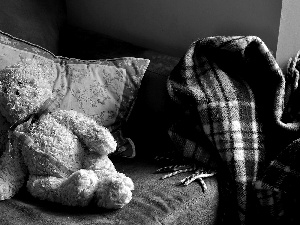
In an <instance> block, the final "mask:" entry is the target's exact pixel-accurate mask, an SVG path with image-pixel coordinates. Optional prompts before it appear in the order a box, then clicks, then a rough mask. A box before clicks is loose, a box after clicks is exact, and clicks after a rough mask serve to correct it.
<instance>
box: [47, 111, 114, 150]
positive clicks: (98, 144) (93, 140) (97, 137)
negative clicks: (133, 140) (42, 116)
mask: <svg viewBox="0 0 300 225" xmlns="http://www.w3.org/2000/svg"><path fill="white" fill-rule="evenodd" d="M52 116H53V117H54V118H55V119H56V120H58V121H59V122H60V123H61V124H64V125H65V126H66V127H69V128H70V129H71V130H72V132H73V133H74V134H75V135H76V136H78V137H79V138H80V140H81V141H83V142H84V144H85V145H86V146H87V147H88V148H89V149H90V150H91V151H94V152H98V153H100V154H101V155H108V154H109V153H112V152H114V151H115V150H116V147H117V143H116V141H115V139H114V138H113V136H112V134H111V133H110V132H109V130H108V129H107V128H105V127H104V126H100V125H99V124H98V123H97V122H96V121H95V120H93V119H91V118H89V117H87V116H85V115H84V114H82V113H78V112H76V111H72V110H70V111H64V110H59V111H56V112H54V113H53V114H52Z"/></svg>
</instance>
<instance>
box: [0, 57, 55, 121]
mask: <svg viewBox="0 0 300 225" xmlns="http://www.w3.org/2000/svg"><path fill="white" fill-rule="evenodd" d="M48 69H49V68H47V67H43V66H41V65H39V63H38V61H37V60H34V59H26V60H25V59H24V60H22V61H21V62H19V63H18V64H16V65H13V66H9V67H6V68H5V69H3V70H0V112H1V113H2V115H3V116H5V117H6V119H7V120H8V121H9V122H10V123H15V122H17V121H19V120H22V119H24V118H25V117H26V116H27V115H30V114H32V113H34V112H35V111H37V110H38V109H39V108H40V107H41V105H42V104H43V103H44V102H45V101H46V100H47V99H49V98H51V97H52V88H51V85H50V83H49V81H48V79H47V73H48V72H49V71H47V70H48Z"/></svg>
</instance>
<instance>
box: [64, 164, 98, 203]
mask: <svg viewBox="0 0 300 225" xmlns="http://www.w3.org/2000/svg"><path fill="white" fill-rule="evenodd" d="M97 184H98V177H97V175H96V174H95V173H94V171H92V170H84V169H81V170H78V171H76V172H74V173H73V174H72V175H71V176H70V177H69V178H68V179H67V180H65V181H64V182H63V183H62V185H61V187H60V199H61V203H62V204H64V205H71V206H86V205H88V204H89V203H90V201H91V200H92V198H93V197H94V194H95V191H96V189H97Z"/></svg>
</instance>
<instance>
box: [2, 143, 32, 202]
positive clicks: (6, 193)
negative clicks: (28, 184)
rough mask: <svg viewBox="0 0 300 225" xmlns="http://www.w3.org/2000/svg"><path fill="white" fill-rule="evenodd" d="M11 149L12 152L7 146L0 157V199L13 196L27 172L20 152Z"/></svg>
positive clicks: (21, 184)
mask: <svg viewBox="0 0 300 225" xmlns="http://www.w3.org/2000/svg"><path fill="white" fill-rule="evenodd" d="M13 151H14V153H13V154H12V152H9V148H7V149H6V151H4V153H3V154H2V156H1V158H0V200H4V199H9V198H11V197H13V196H14V195H15V194H16V193H17V192H18V190H19V189H20V188H21V187H22V186H23V184H24V181H25V176H26V174H27V168H26V166H25V164H24V161H23V158H22V156H21V153H20V152H18V151H17V150H16V149H15V150H13Z"/></svg>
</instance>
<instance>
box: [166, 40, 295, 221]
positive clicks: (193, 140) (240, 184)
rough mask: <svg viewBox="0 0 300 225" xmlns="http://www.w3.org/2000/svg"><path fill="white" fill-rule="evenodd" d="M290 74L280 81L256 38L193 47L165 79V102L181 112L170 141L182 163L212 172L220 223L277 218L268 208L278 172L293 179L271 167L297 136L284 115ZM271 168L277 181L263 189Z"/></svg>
mask: <svg viewBox="0 0 300 225" xmlns="http://www.w3.org/2000/svg"><path fill="white" fill-rule="evenodd" d="M296 75H297V74H296ZM296 75H295V73H294V74H293V75H290V76H285V75H284V74H283V73H282V71H281V69H280V68H279V66H278V64H277V63H276V60H275V59H274V57H273V55H272V53H271V52H270V51H269V49H268V48H267V46H266V45H265V44H264V43H263V41H262V40H261V39H259V38H258V37H255V36H245V37H224V36H218V37H208V38H204V39H200V40H197V41H195V42H194V43H193V44H192V45H191V46H190V48H189V49H188V51H187V52H186V54H185V55H184V57H183V58H182V59H181V60H180V62H179V63H178V65H177V66H176V67H175V68H174V70H173V71H172V73H171V74H170V76H169V79H168V82H167V87H168V92H169V95H170V97H171V99H172V101H173V102H174V104H176V105H177V106H178V110H179V111H182V113H181V114H180V117H178V118H177V120H176V121H174V123H173V125H172V127H171V128H170V130H169V135H170V137H171V140H172V141H173V143H174V144H175V146H176V147H177V150H178V152H179V153H180V154H181V155H183V156H184V157H185V158H190V159H193V160H195V161H197V162H198V163H199V164H200V165H209V166H210V167H213V168H215V169H216V170H217V171H218V176H219V178H220V179H219V180H220V186H221V189H220V198H221V199H220V204H221V211H222V213H223V216H222V220H223V222H224V223H226V224H227V223H228V224H252V223H254V222H256V223H257V222H262V219H263V217H264V218H266V219H267V220H268V221H269V222H271V220H272V221H273V219H274V218H275V217H276V216H274V215H275V214H276V215H277V216H278V215H279V214H280V213H282V210H281V209H279V208H280V207H277V208H276V207H275V206H277V205H280V204H279V203H278V204H277V201H279V202H280V201H281V200H282V198H281V195H280V194H281V192H278V190H277V189H276V188H281V185H280V184H283V183H285V182H281V181H282V180H281V175H282V171H285V174H286V173H288V174H290V175H291V176H297V177H299V173H297V175H295V174H296V173H295V172H294V170H293V169H290V170H288V172H286V171H287V170H286V167H282V166H281V165H282V164H280V162H279V161H278V163H277V161H275V162H274V159H275V157H276V155H278V154H279V152H280V151H281V150H282V149H284V147H285V146H287V144H289V143H291V142H292V141H293V140H296V139H297V133H298V134H299V132H298V130H299V125H298V124H297V123H295V122H293V121H288V120H289V119H290V118H289V116H288V115H289V114H290V113H289V112H290V111H291V110H290V111H289V112H286V111H287V110H285V109H287V108H288V107H287V104H288V103H289V102H291V101H290V99H292V97H291V96H292V94H293V93H294V92H295V88H296V87H295V85H296V83H297V82H296V81H297V78H298V77H299V74H298V77H297V76H296ZM299 108H300V107H299ZM297 144H298V145H300V141H299V142H297ZM299 154H300V153H299ZM291 157H292V156H291ZM279 158H280V159H281V157H279ZM271 162H272V163H271ZM294 162H295V161H294ZM270 163H271V164H270ZM287 164H288V165H289V160H286V161H284V163H283V165H287ZM278 165H280V166H278ZM274 168H276V172H275V173H277V175H278V177H277V178H278V179H277V180H276V181H274V180H272V181H271V182H270V178H271V177H273V175H268V174H272V173H274ZM298 171H300V170H298ZM278 182H279V183H278ZM271 184H276V185H277V184H278V185H277V186H274V188H273V189H272V188H271V186H272V185H271ZM272 187H273V186H272ZM274 208H276V209H277V211H276V212H275V211H274ZM262 209H263V210H262ZM258 214H259V215H260V217H257V215H258ZM276 218H277V217H276ZM275 220H276V219H274V221H275Z"/></svg>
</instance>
